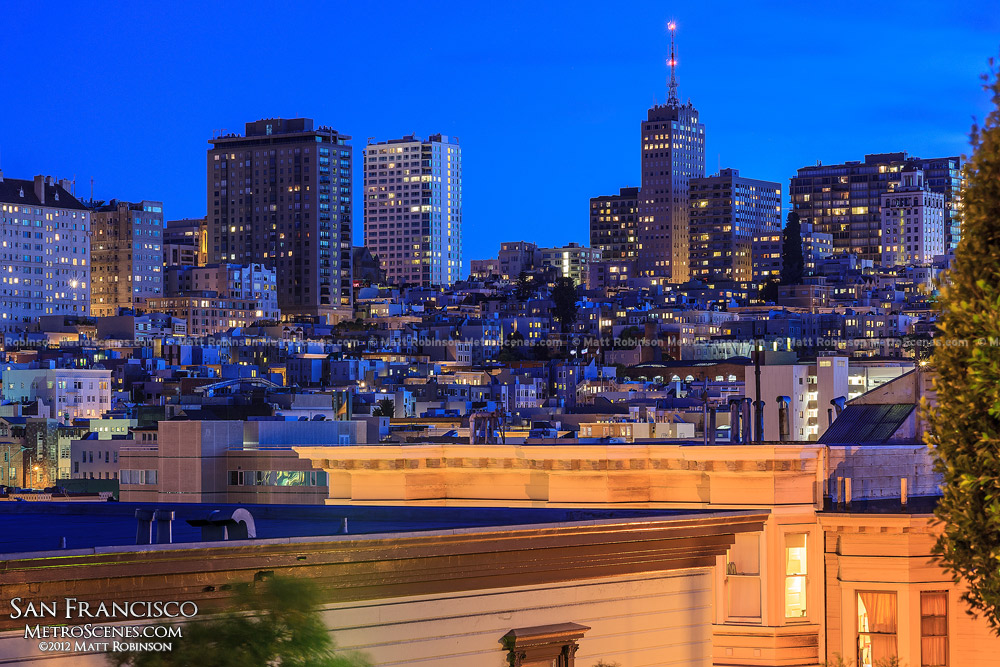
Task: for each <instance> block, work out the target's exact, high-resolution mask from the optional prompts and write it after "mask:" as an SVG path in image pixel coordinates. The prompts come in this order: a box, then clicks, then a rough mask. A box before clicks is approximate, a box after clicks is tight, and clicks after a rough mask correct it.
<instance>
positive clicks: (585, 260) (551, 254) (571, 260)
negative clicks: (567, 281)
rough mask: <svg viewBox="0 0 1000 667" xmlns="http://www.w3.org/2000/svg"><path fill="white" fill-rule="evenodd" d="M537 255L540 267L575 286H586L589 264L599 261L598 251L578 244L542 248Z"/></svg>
mask: <svg viewBox="0 0 1000 667" xmlns="http://www.w3.org/2000/svg"><path fill="white" fill-rule="evenodd" d="M539 255H540V257H541V260H540V261H541V266H542V267H547V268H552V269H554V270H555V272H556V275H558V276H559V277H560V278H571V279H572V280H573V282H574V284H576V285H586V284H587V278H588V276H589V275H590V265H591V263H592V262H597V261H599V260H600V259H601V251H600V250H596V249H594V248H585V247H583V246H581V245H580V244H579V243H570V244H568V245H565V246H562V247H558V248H542V249H541V250H539ZM515 278H516V276H515Z"/></svg>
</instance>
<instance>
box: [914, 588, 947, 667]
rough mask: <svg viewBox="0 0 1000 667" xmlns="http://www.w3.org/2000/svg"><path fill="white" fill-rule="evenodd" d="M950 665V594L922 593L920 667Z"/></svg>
mask: <svg viewBox="0 0 1000 667" xmlns="http://www.w3.org/2000/svg"><path fill="white" fill-rule="evenodd" d="M947 665H948V593H946V592H945V591H923V592H921V593H920V667H947Z"/></svg>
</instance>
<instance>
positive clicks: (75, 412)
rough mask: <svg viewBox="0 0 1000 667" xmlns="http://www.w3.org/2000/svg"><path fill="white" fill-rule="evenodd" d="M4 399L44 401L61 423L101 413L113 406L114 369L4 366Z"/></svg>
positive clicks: (93, 416)
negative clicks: (112, 383)
mask: <svg viewBox="0 0 1000 667" xmlns="http://www.w3.org/2000/svg"><path fill="white" fill-rule="evenodd" d="M3 398H4V400H5V401H9V402H12V403H30V402H33V401H37V400H41V401H42V403H43V404H44V407H45V408H47V413H48V414H44V415H43V414H40V415H39V416H46V417H49V418H50V419H57V420H59V421H61V422H62V423H64V424H65V423H70V422H71V421H72V420H74V419H77V418H82V417H89V418H91V419H93V418H95V417H100V416H102V415H103V414H104V413H105V412H106V411H108V410H110V409H111V371H109V370H105V369H102V368H94V369H79V368H54V369H53V368H30V369H29V368H9V367H8V368H4V370H3Z"/></svg>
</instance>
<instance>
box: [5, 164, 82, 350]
mask: <svg viewBox="0 0 1000 667" xmlns="http://www.w3.org/2000/svg"><path fill="white" fill-rule="evenodd" d="M71 188H72V184H71V183H70V182H69V181H66V180H60V181H58V182H56V180H55V179H53V178H52V177H51V176H35V178H34V180H31V181H28V180H21V179H16V178H4V176H3V172H2V171H0V258H2V260H3V265H2V266H3V276H2V278H0V331H5V332H11V331H21V330H24V329H25V328H27V325H29V324H31V323H32V322H34V321H35V320H37V319H38V318H39V317H40V316H42V315H87V314H88V313H89V312H90V288H91V285H90V211H89V210H88V209H87V207H86V206H84V205H83V204H82V203H80V201H78V200H77V199H76V198H75V197H74V196H73V195H72V194H70V189H71Z"/></svg>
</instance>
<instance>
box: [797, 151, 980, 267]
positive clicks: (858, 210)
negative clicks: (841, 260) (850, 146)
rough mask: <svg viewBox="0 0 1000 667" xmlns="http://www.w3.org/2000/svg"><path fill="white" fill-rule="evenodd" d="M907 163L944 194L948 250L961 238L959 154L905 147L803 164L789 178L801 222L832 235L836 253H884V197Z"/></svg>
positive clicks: (874, 257)
mask: <svg viewBox="0 0 1000 667" xmlns="http://www.w3.org/2000/svg"><path fill="white" fill-rule="evenodd" d="M906 168H916V169H920V170H922V171H923V172H924V182H925V184H926V185H927V187H929V188H930V190H931V191H932V192H937V193H939V194H941V195H943V196H944V203H945V249H946V250H954V248H955V247H956V246H957V245H958V241H959V239H960V238H961V229H960V224H959V218H958V213H959V203H960V196H959V191H960V188H961V182H962V179H961V170H962V160H961V158H959V157H943V158H933V159H922V158H917V157H908V156H907V154H906V153H905V152H900V153H878V154H873V155H866V156H865V159H864V161H863V162H861V161H853V162H845V163H843V164H833V165H822V164H817V165H816V166H814V167H803V168H801V169H799V170H798V174H797V175H796V176H794V177H792V179H791V189H790V194H791V199H792V208H793V210H795V211H796V212H798V214H799V219H800V221H801V222H802V223H803V224H811V225H812V226H813V229H814V230H815V231H817V232H820V233H824V234H831V235H832V236H833V249H834V253H838V254H839V253H855V254H857V255H859V256H860V257H861V258H862V259H871V260H875V261H880V260H881V258H882V241H881V238H880V236H879V234H880V233H881V231H882V215H881V212H880V210H879V207H880V206H881V197H882V195H883V194H885V193H887V192H889V191H890V190H891V189H892V187H893V186H894V185H895V184H898V183H899V182H900V181H901V179H902V173H903V171H904V169H906Z"/></svg>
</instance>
